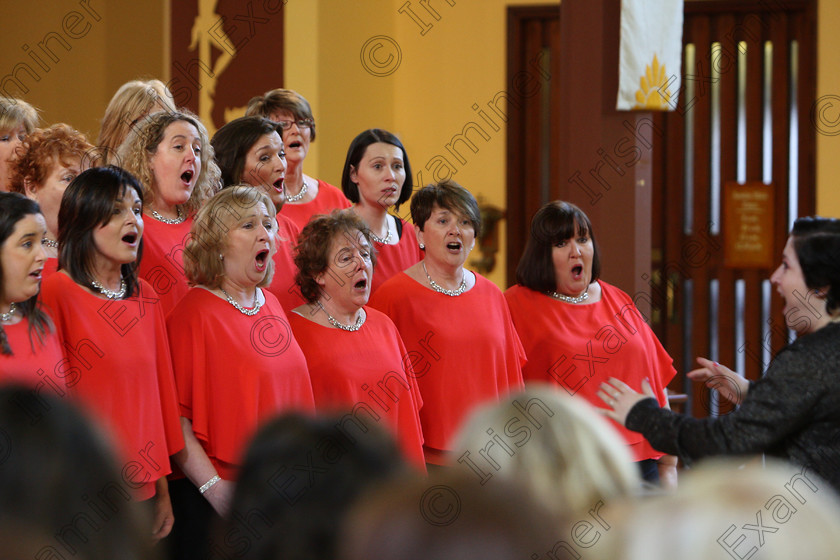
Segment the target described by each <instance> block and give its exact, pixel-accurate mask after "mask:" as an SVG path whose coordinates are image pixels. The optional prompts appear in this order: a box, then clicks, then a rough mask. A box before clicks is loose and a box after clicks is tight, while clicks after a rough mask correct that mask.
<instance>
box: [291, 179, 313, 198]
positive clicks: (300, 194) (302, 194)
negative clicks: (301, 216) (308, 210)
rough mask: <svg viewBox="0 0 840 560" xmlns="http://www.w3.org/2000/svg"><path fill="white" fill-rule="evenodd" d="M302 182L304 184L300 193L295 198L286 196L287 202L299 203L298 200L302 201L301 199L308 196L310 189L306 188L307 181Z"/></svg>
mask: <svg viewBox="0 0 840 560" xmlns="http://www.w3.org/2000/svg"><path fill="white" fill-rule="evenodd" d="M301 182H302V183H303V186H302V187H301V188H300V192H298V193H297V194H296V195H293V196H289V195H288V194H287V195H286V202H297V201H298V200H300V199H301V198H303V197H304V196H306V191H307V189H308V188H309V187H307V186H306V180H303V181H301Z"/></svg>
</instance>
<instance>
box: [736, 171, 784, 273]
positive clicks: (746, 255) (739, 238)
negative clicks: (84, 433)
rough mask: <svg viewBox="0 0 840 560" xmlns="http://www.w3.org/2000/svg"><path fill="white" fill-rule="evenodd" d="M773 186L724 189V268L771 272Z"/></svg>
mask: <svg viewBox="0 0 840 560" xmlns="http://www.w3.org/2000/svg"><path fill="white" fill-rule="evenodd" d="M773 215H774V214H773V185H770V184H767V183H762V182H760V181H748V182H746V183H737V182H735V181H728V182H727V183H726V184H725V185H724V189H723V226H724V227H723V240H724V244H723V247H724V252H723V261H724V266H726V267H728V268H766V269H770V268H773V266H774V264H775V262H776V260H777V258H776V255H775V254H774V252H773V240H774V239H775V235H774V224H773Z"/></svg>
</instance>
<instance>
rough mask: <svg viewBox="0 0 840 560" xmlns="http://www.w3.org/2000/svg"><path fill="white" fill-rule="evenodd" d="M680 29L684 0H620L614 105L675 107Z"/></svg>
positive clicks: (626, 107) (652, 108) (623, 107)
mask: <svg viewBox="0 0 840 560" xmlns="http://www.w3.org/2000/svg"><path fill="white" fill-rule="evenodd" d="M682 33H683V0H621V45H620V47H619V61H618V101H617V103H616V109H618V110H631V109H637V110H645V111H672V110H674V109H675V108H676V106H677V99H678V97H679V93H680V85H681V83H682V79H681V69H682V64H681V62H682Z"/></svg>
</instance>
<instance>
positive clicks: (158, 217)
mask: <svg viewBox="0 0 840 560" xmlns="http://www.w3.org/2000/svg"><path fill="white" fill-rule="evenodd" d="M175 209H176V210H177V211H178V217H177V218H167V217H166V216H162V215H161V214H160V213H159V212H158V211H157V210H155V209H154V208H152V218H154V219H155V220H157V221H159V222H162V223H164V224H169V225H175V224H182V223H184V220H186V219H187V217H186V216H185V215H184V213H183V212H181V207H180V206H176V207H175Z"/></svg>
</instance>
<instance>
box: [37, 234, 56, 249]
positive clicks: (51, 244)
mask: <svg viewBox="0 0 840 560" xmlns="http://www.w3.org/2000/svg"><path fill="white" fill-rule="evenodd" d="M41 241H42V242H43V243H44V245H46V246H47V247H52V248H53V249H58V241H56V240H55V239H50V238H49V237H44V238H43V239H42V240H41Z"/></svg>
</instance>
